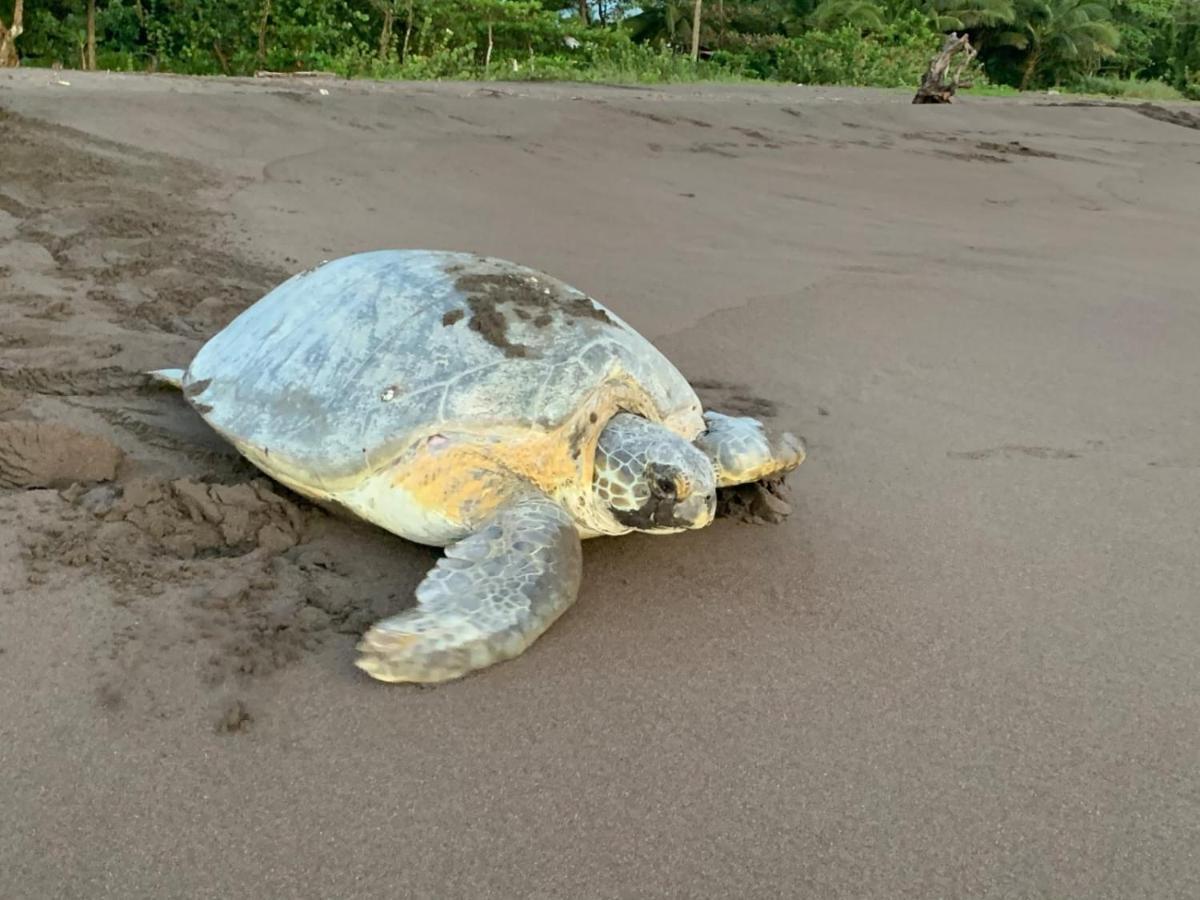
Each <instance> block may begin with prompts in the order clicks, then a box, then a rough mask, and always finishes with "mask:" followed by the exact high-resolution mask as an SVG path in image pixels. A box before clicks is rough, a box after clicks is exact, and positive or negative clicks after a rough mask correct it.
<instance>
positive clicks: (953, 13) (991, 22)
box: [924, 0, 1016, 31]
mask: <svg viewBox="0 0 1200 900" xmlns="http://www.w3.org/2000/svg"><path fill="white" fill-rule="evenodd" d="M924 9H925V12H926V13H928V15H929V17H930V18H931V19H933V21H934V25H935V26H936V28H937V30H938V31H972V30H974V29H977V28H995V27H996V26H997V25H1011V24H1012V22H1013V20H1014V18H1015V16H1016V10H1015V9H1014V8H1013V4H1012V0H927V2H926V3H925V6H924Z"/></svg>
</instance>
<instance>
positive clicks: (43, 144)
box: [0, 109, 424, 733]
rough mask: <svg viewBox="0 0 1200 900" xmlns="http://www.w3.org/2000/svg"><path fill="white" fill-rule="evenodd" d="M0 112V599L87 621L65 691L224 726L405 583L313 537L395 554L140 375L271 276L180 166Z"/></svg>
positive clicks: (114, 707)
mask: <svg viewBox="0 0 1200 900" xmlns="http://www.w3.org/2000/svg"><path fill="white" fill-rule="evenodd" d="M0 120H2V124H0V127H2V128H3V129H4V155H5V180H4V183H3V185H0V314H2V315H3V316H4V321H5V327H4V335H3V339H2V341H0V525H2V527H4V528H10V529H12V531H11V532H10V534H11V535H12V540H11V541H10V542H9V543H8V544H7V545H6V547H7V549H6V550H4V552H2V553H0V596H3V597H4V599H5V601H7V602H21V603H30V604H43V605H47V606H48V608H55V609H57V610H58V611H59V613H58V614H63V615H67V616H71V617H77V618H78V619H79V620H80V621H86V622H89V623H91V627H90V628H89V631H88V637H87V640H89V641H90V642H91V651H90V653H89V660H90V662H91V664H92V666H93V667H94V678H93V682H94V683H93V684H90V685H81V686H80V687H81V688H90V689H94V690H95V694H96V701H97V703H98V705H99V707H100V708H101V709H103V710H104V711H105V713H106V714H109V715H113V716H123V717H126V718H128V719H129V720H130V721H137V720H138V718H139V717H140V718H142V719H144V720H152V719H155V718H161V717H163V716H173V715H195V714H196V710H197V709H198V710H200V716H201V721H202V722H207V724H209V725H215V727H217V728H218V730H222V731H225V732H229V733H238V732H241V731H243V730H246V728H247V726H248V725H249V723H250V721H251V719H252V718H253V716H252V714H251V712H250V710H251V709H253V707H254V705H255V703H254V699H253V697H254V693H253V692H254V690H255V687H254V685H255V684H256V683H258V682H257V679H259V678H261V677H263V676H270V675H271V674H272V673H274V672H277V671H279V670H280V669H282V668H284V667H286V666H288V665H290V664H291V663H293V662H294V661H296V660H297V659H299V658H300V657H301V656H302V655H303V654H305V653H309V652H315V651H318V650H319V649H320V648H322V647H323V646H324V645H326V644H327V643H329V641H330V639H331V638H338V639H339V640H340V641H342V643H344V644H345V647H344V648H343V649H344V651H345V653H346V655H347V656H348V655H349V653H350V650H351V647H352V644H353V642H354V637H355V635H357V634H358V633H359V632H361V630H362V629H363V628H365V627H366V626H367V624H369V622H370V621H371V620H372V619H373V618H377V617H378V616H379V615H380V614H381V610H382V609H383V608H384V607H388V606H394V605H395V601H396V599H397V596H398V594H399V593H400V592H402V591H404V590H405V589H406V584H405V579H404V576H403V573H401V574H400V575H399V576H397V574H396V572H395V569H394V567H393V568H392V571H391V573H390V577H389V574H388V572H387V571H386V570H385V569H384V568H383V567H382V566H378V567H377V568H378V569H379V575H378V576H375V575H374V574H373V573H372V574H371V575H366V576H360V575H359V574H358V573H353V574H354V575H355V577H354V578H353V581H352V580H351V579H350V578H349V577H348V576H347V574H346V573H345V572H343V571H341V570H340V569H339V567H338V566H337V565H335V564H334V563H333V559H334V557H335V554H333V553H330V552H329V551H328V550H327V549H324V548H327V547H328V546H329V545H330V542H333V544H337V543H338V542H344V541H346V540H347V539H348V538H347V537H346V536H347V535H348V534H349V535H355V538H354V539H355V540H356V541H357V542H358V544H359V545H360V546H366V547H368V548H369V547H371V546H372V545H373V542H374V545H375V546H377V548H378V551H379V553H380V555H382V554H383V553H384V552H388V551H390V552H391V553H393V554H394V553H395V548H394V547H393V546H389V545H387V542H386V540H385V539H383V538H380V537H379V536H376V535H371V534H365V535H364V534H360V533H359V532H357V531H355V528H356V526H351V525H347V524H345V523H341V522H338V521H336V520H334V519H331V518H330V517H329V516H328V515H327V514H326V513H324V512H322V511H320V510H318V509H316V508H315V507H313V506H311V505H310V504H308V503H306V502H305V501H303V500H302V499H300V498H298V497H295V496H292V495H291V494H290V493H289V492H287V491H286V490H284V489H282V488H281V487H279V486H278V485H274V484H273V483H271V482H269V481H267V480H266V479H264V478H262V476H261V474H260V473H258V472H257V470H255V469H254V468H253V467H252V466H250V465H249V464H248V463H246V462H245V461H244V460H242V458H241V457H240V456H238V455H237V454H236V453H234V452H233V451H232V450H231V449H228V448H226V447H224V446H223V445H222V444H221V443H220V442H219V440H218V439H216V438H215V437H214V436H212V435H211V434H210V433H208V431H207V426H204V425H203V423H202V422H201V421H200V420H199V418H198V417H197V416H196V414H195V413H194V412H193V411H192V410H191V409H189V408H188V407H187V406H186V404H185V403H184V401H183V399H182V398H180V397H178V396H177V395H175V394H174V392H171V391H164V390H163V389H162V388H161V386H158V385H156V384H154V383H153V382H151V380H150V379H148V378H147V376H145V375H144V374H143V373H144V372H145V370H147V369H150V368H157V367H161V366H163V365H166V364H168V363H171V362H175V361H179V362H183V361H185V360H186V359H188V358H190V355H191V354H192V353H194V352H195V350H196V349H198V347H199V346H200V344H201V343H202V342H203V341H204V340H205V339H206V338H207V337H208V336H209V335H211V334H212V333H214V332H215V331H216V330H218V329H219V328H220V327H221V326H222V325H224V324H225V323H226V322H227V321H229V320H230V319H231V318H232V317H233V316H234V315H236V314H237V313H238V312H239V311H240V310H241V309H243V308H245V306H247V305H248V304H250V303H252V302H253V301H254V300H255V299H257V298H258V297H259V296H261V295H262V294H263V293H264V292H265V291H266V290H268V289H270V288H271V287H272V286H274V285H275V284H277V283H278V282H279V281H281V280H283V279H284V278H285V277H286V276H287V275H288V274H290V273H288V272H285V271H284V270H282V269H279V268H276V267H275V266H273V265H271V264H269V263H264V262H261V261H258V260H254V259H251V258H249V257H248V256H247V255H246V254H245V253H244V252H242V250H241V249H240V248H238V247H237V246H236V245H235V244H234V242H233V241H232V240H230V239H228V238H226V237H224V231H225V230H226V228H227V225H228V222H227V220H226V219H224V217H222V216H220V215H218V214H217V213H214V212H213V211H212V210H211V209H209V208H208V207H207V206H206V203H205V198H204V194H205V192H206V191H210V190H212V189H214V188H215V187H216V186H217V182H216V180H215V179H213V178H211V177H210V176H209V175H208V174H207V173H206V172H204V171H203V170H201V169H200V168H198V167H196V166H194V165H192V164H190V163H186V162H183V161H180V160H177V159H173V158H171V157H168V156H163V155H160V154H155V153H148V152H145V151H142V150H140V149H137V148H135V147H127V146H124V145H121V144H117V143H114V142H111V141H105V140H101V139H96V138H93V137H90V136H88V135H86V134H84V133H82V132H77V131H74V130H72V129H70V128H65V127H61V126H57V125H52V124H48V123H45V122H41V121H38V120H33V119H29V118H26V117H23V116H19V115H16V114H13V113H6V112H4V111H3V110H2V109H0ZM193 435H195V436H197V440H196V441H192V440H191V439H190V438H191V436H193ZM345 552H346V551H345V549H343V550H341V551H339V555H344V554H345ZM415 553H416V554H417V555H421V553H422V551H420V550H417V551H415ZM422 564H424V560H422ZM392 581H395V582H398V583H390V582H392ZM84 583H86V584H87V585H88V588H87V589H86V590H80V585H81V584H84ZM179 668H183V669H185V670H189V671H194V672H196V673H198V677H197V678H196V679H195V681H194V684H195V690H194V693H193V694H191V695H189V699H187V700H186V701H185V702H182V703H181V702H180V700H179V698H178V697H176V698H175V699H173V700H168V699H167V698H166V696H165V694H164V692H163V691H161V690H158V689H156V688H155V684H156V683H159V682H161V681H162V676H164V675H165V674H166V670H167V669H179ZM346 668H347V671H348V672H351V671H353V670H352V669H351V668H350V667H349V666H348V665H347V667H346ZM214 692H215V693H216V695H217V696H216V697H215V698H214V696H213V694H214ZM175 693H176V694H178V691H176V692H175ZM247 697H249V699H247Z"/></svg>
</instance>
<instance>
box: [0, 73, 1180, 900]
mask: <svg viewBox="0 0 1200 900" xmlns="http://www.w3.org/2000/svg"><path fill="white" fill-rule="evenodd" d="M59 79H62V80H68V81H69V82H70V84H69V85H60V84H57V83H56V82H57V81H58V80H59ZM322 88H324V89H325V90H327V91H328V92H329V93H328V94H327V95H323V94H321V93H320V89H322ZM1059 99H1061V98H1044V99H1043V100H1042V101H1038V100H1036V99H1029V98H1026V99H1022V100H1020V101H1013V100H997V99H964V100H963V101H961V102H959V103H956V104H954V105H952V106H950V107H914V106H911V105H910V104H909V103H908V100H909V97H908V95H907V94H903V93H900V94H897V93H891V92H870V91H851V90H832V89H830V90H820V89H809V88H792V87H678V88H663V89H653V90H651V89H621V88H607V87H584V86H576V85H544V86H526V85H487V86H479V85H473V84H443V85H432V84H418V85H374V84H358V83H355V84H347V83H344V82H340V81H329V82H308V81H296V82H294V83H292V82H286V83H285V82H276V81H268V82H254V81H250V80H234V81H221V80H200V79H186V78H171V77H158V76H156V77H142V76H116V75H91V76H88V75H85V74H83V73H76V72H72V73H51V72H46V71H33V70H24V71H17V72H5V73H0V110H3V112H0V154H2V157H0V322H2V328H0V678H2V679H3V683H4V684H5V686H6V690H4V691H3V692H0V801H2V802H0V805H2V808H3V810H4V814H3V815H2V816H0V896H3V897H5V898H18V897H31V898H32V897H38V898H50V897H79V896H88V897H92V898H99V897H119V898H132V897H155V898H167V897H188V898H196V897H220V898H231V897H262V896H281V897H282V896H287V897H314V898H327V897H335V896H336V897H389V898H395V897H437V898H456V897H504V898H509V897H512V898H515V897H523V898H524V897H547V898H549V897H554V898H561V897H572V898H574V897H580V898H585V897H586V898H593V897H595V898H602V897H603V898H607V897H689V898H691V897H754V898H759V897H763V898H765V897H788V898H793V897H813V898H817V897H819V898H835V897H847V898H868V897H869V898H901V897H913V898H928V897H953V898H959V897H971V898H982V897H988V898H992V897H996V898H999V897H1005V898H1009V897H1012V898H1017V897H1020V898H1028V897H1054V898H1089V900H1093V898H1121V900H1132V898H1142V897H1144V898H1155V900H1165V898H1192V897H1196V896H1200V857H1198V855H1197V847H1200V749H1198V747H1200V699H1198V698H1200V666H1198V665H1197V662H1196V660H1197V651H1196V648H1197V646H1200V595H1198V588H1197V585H1198V584H1200V552H1198V550H1197V536H1198V533H1200V513H1198V511H1197V510H1198V501H1200V416H1198V415H1197V411H1196V410H1197V397H1200V356H1198V353H1197V347H1198V346H1200V306H1198V300H1200V287H1198V286H1200V252H1198V251H1200V244H1198V243H1197V234H1200V129H1197V128H1195V127H1192V126H1193V125H1195V124H1200V120H1196V121H1195V122H1193V121H1192V119H1190V118H1189V116H1193V115H1194V113H1193V112H1191V111H1189V109H1188V108H1186V107H1182V106H1180V107H1175V108H1172V110H1171V111H1170V114H1169V115H1164V114H1162V112H1161V110H1162V109H1165V107H1158V108H1146V109H1141V110H1139V109H1135V108H1117V107H1092V106H1074V105H1059V104H1058V103H1057V101H1058V100H1059ZM1156 110H1157V111H1156ZM412 246H421V247H439V248H447V249H463V250H471V251H476V252H479V253H485V254H492V255H497V256H502V257H507V258H511V259H515V260H518V261H520V262H522V263H525V264H528V265H533V266H536V267H540V268H543V269H545V270H547V271H549V272H551V273H553V274H554V275H556V276H558V277H560V278H563V279H564V280H566V281H568V282H569V283H572V284H574V285H576V286H578V287H580V288H582V289H584V290H586V291H588V292H590V293H592V294H593V295H594V296H596V297H598V298H600V299H602V300H603V301H604V302H605V303H606V304H607V305H609V306H610V307H611V308H612V309H613V310H615V311H616V312H617V313H618V314H619V315H621V316H622V317H623V318H625V319H626V320H627V321H629V322H630V323H631V324H633V325H634V327H636V328H638V329H639V330H640V331H642V333H644V334H645V335H646V336H648V337H649V338H651V339H652V340H653V341H654V342H655V343H656V344H657V345H658V346H659V347H661V348H662V349H663V350H664V351H665V352H666V353H667V354H668V355H669V356H670V357H671V358H672V359H673V360H675V361H676V362H677V363H678V365H679V366H680V368H681V369H682V370H683V371H684V372H685V373H686V374H687V375H688V376H689V377H690V378H692V379H694V380H695V382H696V383H698V384H700V385H701V386H702V393H703V395H704V396H705V398H706V400H709V401H710V402H712V403H714V404H717V405H722V406H725V407H726V408H741V409H746V410H749V411H753V412H755V413H756V414H759V415H764V416H767V417H769V418H770V420H771V421H772V422H773V423H774V424H776V425H778V426H780V427H787V428H791V429H794V430H795V431H797V432H798V433H800V434H803V435H804V436H805V437H806V438H807V441H808V445H809V454H810V455H809V459H808V461H807V462H806V463H805V464H804V466H803V467H802V468H801V469H800V470H799V471H798V472H797V473H796V474H795V475H794V476H793V477H792V479H791V490H792V499H793V502H794V505H795V511H794V513H793V514H792V516H791V517H790V518H789V519H787V520H786V521H785V522H783V523H782V524H776V525H748V524H742V523H739V522H735V521H730V520H722V521H719V522H717V523H716V524H715V525H714V526H713V527H712V528H710V529H707V530H704V531H701V532H697V533H691V534H686V535H679V536H672V537H667V538H663V537H646V536H634V537H626V538H621V539H616V540H607V539H605V540H597V541H591V542H588V543H587V545H586V546H585V556H584V564H585V576H584V584H583V589H582V593H581V596H580V599H579V602H578V603H577V605H576V606H575V607H574V608H573V609H572V610H570V611H569V612H568V613H567V614H566V615H565V616H564V617H563V618H562V619H561V620H560V621H559V622H558V623H557V624H556V625H555V626H554V627H553V628H552V629H551V630H550V631H549V632H548V633H547V634H546V635H545V636H544V637H543V638H542V639H541V640H540V641H539V642H538V643H537V644H536V645H535V646H534V647H533V648H532V649H531V650H530V651H529V652H527V653H526V654H525V655H524V656H522V657H521V658H519V659H517V660H515V661H513V662H510V663H506V664H503V665H501V666H497V667H495V668H493V669H490V670H487V671H486V672H484V673H482V674H480V675H477V676H473V677H470V678H467V679H464V680H462V681H459V682H456V683H453V684H450V685H446V686H442V687H439V688H435V689H419V688H411V687H402V686H389V685H383V684H378V683H375V682H372V681H370V680H369V679H368V678H366V677H365V676H364V675H363V674H362V673H360V672H359V671H358V670H356V669H355V668H354V667H353V665H352V660H353V658H354V651H353V647H354V643H355V640H356V637H357V635H358V634H360V633H361V631H362V630H363V629H364V628H365V627H366V626H367V625H368V624H369V623H370V622H372V621H374V620H375V619H376V618H379V617H381V616H383V615H386V614H389V613H391V612H394V611H397V610H399V609H401V608H403V607H404V606H406V605H407V604H409V603H410V602H411V596H412V591H413V589H414V587H415V586H416V584H417V583H418V582H419V580H420V579H421V577H422V576H423V574H424V572H425V571H426V570H427V569H428V568H429V567H430V566H431V565H432V564H433V562H434V560H435V559H436V558H437V553H436V551H434V550H431V549H428V548H422V547H417V546H414V545H411V544H407V543H404V542H403V541H400V540H398V539H395V538H393V537H391V536H389V535H387V534H384V533H382V532H380V531H378V530H375V529H371V528H368V527H365V526H359V525H355V524H352V523H349V522H345V521H341V520H337V519H333V518H331V517H330V516H328V515H327V514H325V513H323V512H321V511H319V510H316V509H314V508H312V507H311V506H309V505H307V504H305V503H303V502H302V501H300V500H298V499H297V498H295V497H294V496H292V495H290V494H288V493H287V492H286V491H284V490H283V489H281V488H279V487H278V486H276V485H273V484H271V483H270V482H268V481H266V480H265V479H263V478H262V477H261V476H259V475H258V474H257V473H256V471H255V470H254V469H252V468H251V467H250V466H249V465H248V464H246V463H244V462H243V461H241V460H240V459H239V458H238V457H237V456H236V455H234V453H233V452H232V451H231V449H230V448H229V447H227V446H226V445H225V444H223V442H222V441H220V440H219V439H218V438H216V437H215V436H214V435H213V434H212V433H211V432H210V431H209V430H208V429H207V428H206V426H205V425H204V424H203V422H202V421H201V420H200V419H199V417H198V416H196V415H195V414H194V413H192V412H190V411H189V410H188V409H187V408H186V406H185V404H184V403H183V402H182V401H181V399H180V398H179V397H178V396H177V395H175V394H174V393H173V392H171V391H168V390H162V389H156V388H153V387H150V386H148V385H147V384H146V382H145V379H143V378H142V377H141V376H140V375H139V374H138V373H140V372H141V371H143V370H144V369H147V368H152V367H162V366H172V365H183V364H185V363H186V362H187V360H188V359H189V357H190V355H191V354H192V353H194V352H195V350H196V349H197V348H198V347H199V346H200V344H201V343H202V342H203V341H204V339H205V338H206V337H207V336H209V335H210V334H212V333H213V332H214V331H215V330H217V329H218V328H220V327H221V326H222V325H223V324H224V323H225V322H227V321H229V319H230V318H232V317H233V316H234V315H235V314H236V313H237V311H238V310H240V309H241V308H244V306H245V305H247V304H249V303H250V302H252V301H253V300H254V299H255V298H256V297H257V296H259V295H260V294H261V293H262V292H264V291H266V290H267V289H269V288H270V287H271V286H273V285H274V284H275V283H276V282H277V281H279V280H282V279H283V278H285V277H287V276H288V275H289V274H291V273H292V272H294V271H296V270H297V269H300V268H304V267H307V266H310V265H312V264H314V263H317V262H319V261H321V260H322V259H326V258H332V257H334V256H338V255H342V254H345V253H350V252H355V251H358V250H364V249H371V248H378V247H412Z"/></svg>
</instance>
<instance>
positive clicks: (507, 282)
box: [454, 273, 616, 357]
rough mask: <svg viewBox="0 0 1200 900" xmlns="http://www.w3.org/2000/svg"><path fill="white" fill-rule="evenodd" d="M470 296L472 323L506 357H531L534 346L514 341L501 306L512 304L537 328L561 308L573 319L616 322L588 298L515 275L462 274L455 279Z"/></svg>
mask: <svg viewBox="0 0 1200 900" xmlns="http://www.w3.org/2000/svg"><path fill="white" fill-rule="evenodd" d="M454 286H455V287H456V288H458V289H459V290H460V291H462V292H463V294H465V295H466V297H467V307H468V308H469V309H470V311H471V320H470V322H469V323H468V325H469V327H470V328H471V330H472V331H476V332H478V333H479V334H480V336H481V337H483V339H484V340H486V341H487V342H488V343H490V344H492V345H493V346H495V347H499V348H500V349H501V350H503V351H504V355H505V356H509V357H521V356H529V355H530V353H531V349H530V348H529V347H527V346H525V345H524V344H517V343H513V342H512V341H511V340H509V337H508V319H507V317H506V316H505V314H504V313H503V312H502V311H501V310H500V309H499V307H500V306H502V305H504V304H508V306H509V307H511V309H512V311H513V314H514V315H516V316H517V317H518V318H520V319H522V320H524V321H531V320H532V322H533V325H534V327H536V328H546V327H547V326H549V325H550V324H551V323H552V322H553V321H554V316H553V313H554V312H555V311H556V310H557V311H558V312H560V313H561V314H562V315H563V316H566V317H568V318H572V319H595V320H597V321H600V322H605V323H607V324H609V325H615V324H616V322H615V321H613V318H612V317H611V316H610V315H609V314H608V313H607V312H606V311H605V310H604V309H602V308H600V307H598V306H597V305H596V304H595V303H594V302H593V301H592V300H591V299H590V298H588V297H582V296H577V297H565V296H563V295H562V294H561V293H560V292H559V291H558V290H556V289H554V288H550V289H547V288H546V287H543V286H541V283H540V282H538V281H534V280H532V279H531V278H528V277H523V276H521V275H514V274H511V273H510V274H501V275H480V274H473V275H460V276H459V277H458V278H457V279H456V280H455V282H454Z"/></svg>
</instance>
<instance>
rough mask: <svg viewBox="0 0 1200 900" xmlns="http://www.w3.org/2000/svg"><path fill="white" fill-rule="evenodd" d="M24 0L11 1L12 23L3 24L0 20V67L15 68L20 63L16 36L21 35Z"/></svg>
mask: <svg viewBox="0 0 1200 900" xmlns="http://www.w3.org/2000/svg"><path fill="white" fill-rule="evenodd" d="M23 6H24V0H16V2H14V3H13V12H12V24H11V25H9V26H5V24H4V22H3V21H2V20H0V69H15V68H16V67H17V66H19V65H20V64H21V58H20V57H19V56H17V38H19V37H20V36H21V32H22V31H23V30H24V29H23V28H22V19H23V13H24V9H23Z"/></svg>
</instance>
